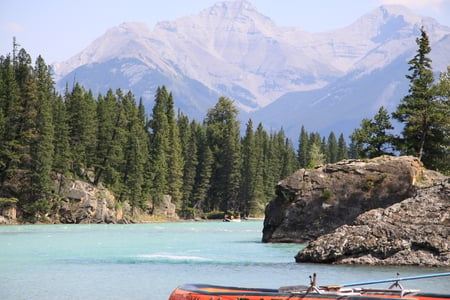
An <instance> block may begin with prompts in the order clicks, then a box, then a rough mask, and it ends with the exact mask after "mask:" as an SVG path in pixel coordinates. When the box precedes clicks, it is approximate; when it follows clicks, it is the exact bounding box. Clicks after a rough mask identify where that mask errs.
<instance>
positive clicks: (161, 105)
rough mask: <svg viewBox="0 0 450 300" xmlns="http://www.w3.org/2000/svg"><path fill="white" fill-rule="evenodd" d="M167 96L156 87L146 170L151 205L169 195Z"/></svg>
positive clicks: (162, 89) (162, 90) (163, 90)
mask: <svg viewBox="0 0 450 300" xmlns="http://www.w3.org/2000/svg"><path fill="white" fill-rule="evenodd" d="M168 97H169V95H168V93H167V90H166V88H165V87H162V88H160V87H158V89H157V91H156V96H155V105H154V106H153V110H152V119H151V121H150V130H151V137H150V138H151V142H150V145H151V148H150V160H151V164H150V167H149V168H148V169H149V171H150V172H151V176H150V180H149V182H150V183H151V187H150V194H151V197H152V202H153V204H157V203H160V202H161V201H162V199H163V196H164V195H166V194H168V193H169V189H168V182H167V178H168V165H167V161H168V158H167V152H166V150H167V148H168V147H169V140H168V137H169V124H168V120H167V111H166V106H167V99H168Z"/></svg>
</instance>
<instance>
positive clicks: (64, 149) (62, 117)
mask: <svg viewBox="0 0 450 300" xmlns="http://www.w3.org/2000/svg"><path fill="white" fill-rule="evenodd" d="M52 111H53V124H54V136H53V149H54V151H53V166H52V169H53V170H54V171H55V172H56V173H58V174H60V175H62V176H59V184H60V185H59V188H58V191H57V192H58V193H59V192H60V188H61V187H62V183H63V181H62V180H63V178H64V176H65V175H67V173H68V172H69V160H70V149H69V126H68V120H67V113H66V106H65V104H64V101H63V98H62V96H60V95H58V96H57V97H56V99H55V101H54V102H53V109H52Z"/></svg>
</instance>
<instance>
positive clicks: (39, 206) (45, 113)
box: [29, 56, 55, 214]
mask: <svg viewBox="0 0 450 300" xmlns="http://www.w3.org/2000/svg"><path fill="white" fill-rule="evenodd" d="M34 82H35V83H36V87H33V86H34ZM31 84H32V87H30V89H31V90H34V89H36V90H35V93H36V97H37V99H36V100H37V102H36V119H35V125H34V127H35V129H34V130H35V132H36V134H35V136H34V139H32V140H31V141H30V142H31V143H30V157H31V161H30V185H29V188H30V192H31V198H32V200H33V204H32V205H31V207H30V208H31V210H32V211H31V212H32V213H33V214H36V213H37V214H46V213H48V212H49V209H50V207H51V203H50V198H51V196H52V195H51V190H52V178H51V171H52V159H53V151H54V149H53V137H54V127H53V112H52V107H53V102H54V101H55V99H54V96H55V94H54V91H53V80H52V78H51V74H50V68H49V67H48V66H47V65H46V64H45V62H44V59H43V58H42V57H41V56H39V57H38V58H37V60H36V66H35V68H34V78H33V82H32V83H31ZM30 97H32V96H31V95H30Z"/></svg>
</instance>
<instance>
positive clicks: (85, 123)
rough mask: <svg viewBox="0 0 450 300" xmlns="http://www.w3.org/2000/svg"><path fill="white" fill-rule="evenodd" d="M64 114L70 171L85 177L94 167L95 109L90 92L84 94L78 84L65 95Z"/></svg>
mask: <svg viewBox="0 0 450 300" xmlns="http://www.w3.org/2000/svg"><path fill="white" fill-rule="evenodd" d="M65 103H66V108H67V109H66V112H67V119H68V124H69V132H70V140H69V143H70V149H71V159H70V160H71V170H72V172H73V173H74V174H77V175H78V176H82V177H84V178H85V179H88V177H87V171H88V170H89V169H90V168H91V167H93V166H94V165H95V152H96V146H97V131H98V130H97V113H96V111H97V109H96V102H95V100H94V97H93V96H92V92H90V91H88V92H86V91H85V90H84V88H82V87H81V86H80V85H79V84H78V83H77V84H75V86H74V88H73V89H72V91H71V92H70V93H68V92H67V93H66V95H65Z"/></svg>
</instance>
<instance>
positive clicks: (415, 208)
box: [296, 178, 450, 266]
mask: <svg viewBox="0 0 450 300" xmlns="http://www.w3.org/2000/svg"><path fill="white" fill-rule="evenodd" d="M449 233H450V179H449V178H447V179H445V180H443V181H442V182H441V183H438V184H434V185H432V186H430V187H428V188H424V189H419V190H418V191H417V194H416V195H414V196H413V197H410V198H408V199H406V200H403V201H401V202H400V203H396V204H394V205H392V206H389V207H387V208H385V209H383V208H378V209H373V210H370V211H368V212H366V213H364V214H362V215H360V216H359V217H358V218H357V219H356V220H355V222H354V223H353V225H343V226H341V227H339V228H338V229H336V231H334V232H333V233H330V234H326V235H324V236H321V237H319V238H318V239H317V240H315V241H312V242H310V243H309V245H308V246H307V247H306V248H304V249H303V250H302V251H300V252H299V253H298V254H297V256H296V261H297V262H318V263H346V264H376V265H418V266H450V235H449Z"/></svg>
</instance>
